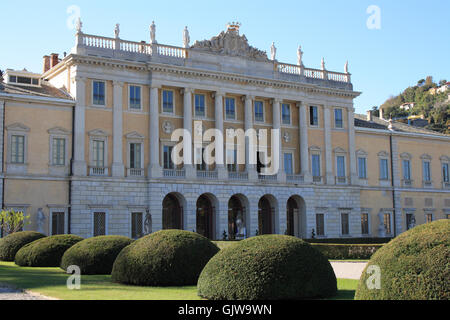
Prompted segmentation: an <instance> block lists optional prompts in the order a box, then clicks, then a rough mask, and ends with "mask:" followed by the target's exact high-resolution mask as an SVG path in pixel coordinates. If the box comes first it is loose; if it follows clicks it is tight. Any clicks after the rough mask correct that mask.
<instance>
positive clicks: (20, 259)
mask: <svg viewBox="0 0 450 320" xmlns="http://www.w3.org/2000/svg"><path fill="white" fill-rule="evenodd" d="M81 240H83V238H81V237H79V236H75V235H71V234H61V235H56V236H51V237H45V238H42V239H39V240H36V241H33V242H31V243H29V244H27V245H25V246H23V247H22V248H21V249H20V250H19V251H18V252H17V254H16V257H15V259H14V262H15V263H16V264H17V265H19V266H21V267H59V266H60V264H61V258H62V256H63V254H64V252H66V250H67V249H69V248H70V247H71V246H73V245H74V244H76V243H77V242H80V241H81Z"/></svg>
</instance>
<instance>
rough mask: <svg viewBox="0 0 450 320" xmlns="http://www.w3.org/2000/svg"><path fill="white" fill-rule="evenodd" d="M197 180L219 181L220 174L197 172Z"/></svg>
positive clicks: (215, 172)
mask: <svg viewBox="0 0 450 320" xmlns="http://www.w3.org/2000/svg"><path fill="white" fill-rule="evenodd" d="M197 178H199V179H206V180H217V178H218V172H217V171H200V170H197Z"/></svg>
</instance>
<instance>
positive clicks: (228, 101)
mask: <svg viewBox="0 0 450 320" xmlns="http://www.w3.org/2000/svg"><path fill="white" fill-rule="evenodd" d="M225 117H226V119H227V120H235V119H236V106H235V100H234V98H225Z"/></svg>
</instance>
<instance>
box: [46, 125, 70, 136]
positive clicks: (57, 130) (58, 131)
mask: <svg viewBox="0 0 450 320" xmlns="http://www.w3.org/2000/svg"><path fill="white" fill-rule="evenodd" d="M48 133H50V134H56V135H58V134H59V135H69V134H71V132H70V131H69V130H66V129H64V128H61V127H54V128H51V129H48Z"/></svg>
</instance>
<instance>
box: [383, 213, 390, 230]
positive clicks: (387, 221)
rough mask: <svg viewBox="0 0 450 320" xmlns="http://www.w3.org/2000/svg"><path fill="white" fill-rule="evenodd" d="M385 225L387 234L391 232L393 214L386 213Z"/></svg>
mask: <svg viewBox="0 0 450 320" xmlns="http://www.w3.org/2000/svg"><path fill="white" fill-rule="evenodd" d="M383 217H384V218H383V222H384V227H385V229H386V234H391V214H390V213H385V214H384V216H383Z"/></svg>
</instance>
